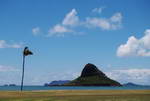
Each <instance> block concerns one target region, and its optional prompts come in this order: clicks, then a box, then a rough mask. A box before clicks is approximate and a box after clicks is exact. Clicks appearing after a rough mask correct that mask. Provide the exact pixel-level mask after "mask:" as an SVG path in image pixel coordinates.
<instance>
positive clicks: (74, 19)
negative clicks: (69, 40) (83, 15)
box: [62, 9, 79, 26]
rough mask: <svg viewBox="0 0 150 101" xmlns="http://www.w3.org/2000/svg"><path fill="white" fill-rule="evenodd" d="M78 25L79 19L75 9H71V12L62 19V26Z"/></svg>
mask: <svg viewBox="0 0 150 101" xmlns="http://www.w3.org/2000/svg"><path fill="white" fill-rule="evenodd" d="M78 23H79V17H78V16H77V11H76V9H72V10H71V12H69V13H68V14H67V15H66V17H65V18H64V20H63V22H62V24H63V25H68V26H75V25H78Z"/></svg>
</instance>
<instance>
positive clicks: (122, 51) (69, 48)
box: [0, 0, 150, 85]
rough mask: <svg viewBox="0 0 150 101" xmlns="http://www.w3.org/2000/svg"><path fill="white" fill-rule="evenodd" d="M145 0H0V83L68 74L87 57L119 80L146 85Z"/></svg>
mask: <svg viewBox="0 0 150 101" xmlns="http://www.w3.org/2000/svg"><path fill="white" fill-rule="evenodd" d="M149 5H150V1H149V0H113V1H112V0H0V85H4V84H11V83H14V84H17V85H20V82H21V73H22V51H23V49H24V47H25V46H28V47H29V49H30V50H31V51H32V52H33V54H34V55H32V56H27V57H26V63H25V79H24V83H25V85H43V84H44V83H46V82H50V81H53V80H73V79H75V78H76V77H78V76H79V75H80V73H81V71H82V69H83V68H84V66H85V64H87V63H93V64H95V65H96V66H97V67H98V68H99V69H100V70H101V71H103V72H104V73H106V75H107V76H108V77H111V78H112V79H114V80H117V81H119V82H120V83H127V82H133V83H137V84H144V85H150V62H149V60H150V20H149V18H150V12H149V9H150V6H149Z"/></svg>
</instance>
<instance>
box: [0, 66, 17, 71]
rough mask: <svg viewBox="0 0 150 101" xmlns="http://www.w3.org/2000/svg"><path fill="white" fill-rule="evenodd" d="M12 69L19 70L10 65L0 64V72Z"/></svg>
mask: <svg viewBox="0 0 150 101" xmlns="http://www.w3.org/2000/svg"><path fill="white" fill-rule="evenodd" d="M14 71H19V70H18V69H16V68H14V67H11V66H4V65H0V72H14Z"/></svg>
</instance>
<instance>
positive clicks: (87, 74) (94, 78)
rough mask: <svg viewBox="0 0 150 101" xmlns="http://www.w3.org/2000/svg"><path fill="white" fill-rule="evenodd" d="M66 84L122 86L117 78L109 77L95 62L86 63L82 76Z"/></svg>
mask: <svg viewBox="0 0 150 101" xmlns="http://www.w3.org/2000/svg"><path fill="white" fill-rule="evenodd" d="M65 85H66V86H121V84H120V83H119V82H117V81H115V80H112V79H110V78H108V77H107V76H106V75H105V74H104V73H103V72H102V71H100V70H99V69H98V68H97V67H96V66H95V65H93V64H90V63H88V64H86V65H85V67H84V69H83V70H82V73H81V76H80V77H78V78H77V79H75V80H73V81H71V82H70V83H67V84H65Z"/></svg>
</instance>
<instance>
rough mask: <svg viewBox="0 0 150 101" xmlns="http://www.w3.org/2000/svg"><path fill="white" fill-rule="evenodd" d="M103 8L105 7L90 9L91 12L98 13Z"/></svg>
mask: <svg viewBox="0 0 150 101" xmlns="http://www.w3.org/2000/svg"><path fill="white" fill-rule="evenodd" d="M104 8H105V7H100V8H94V9H93V10H92V12H93V13H99V14H101V13H102V11H103V9H104Z"/></svg>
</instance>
